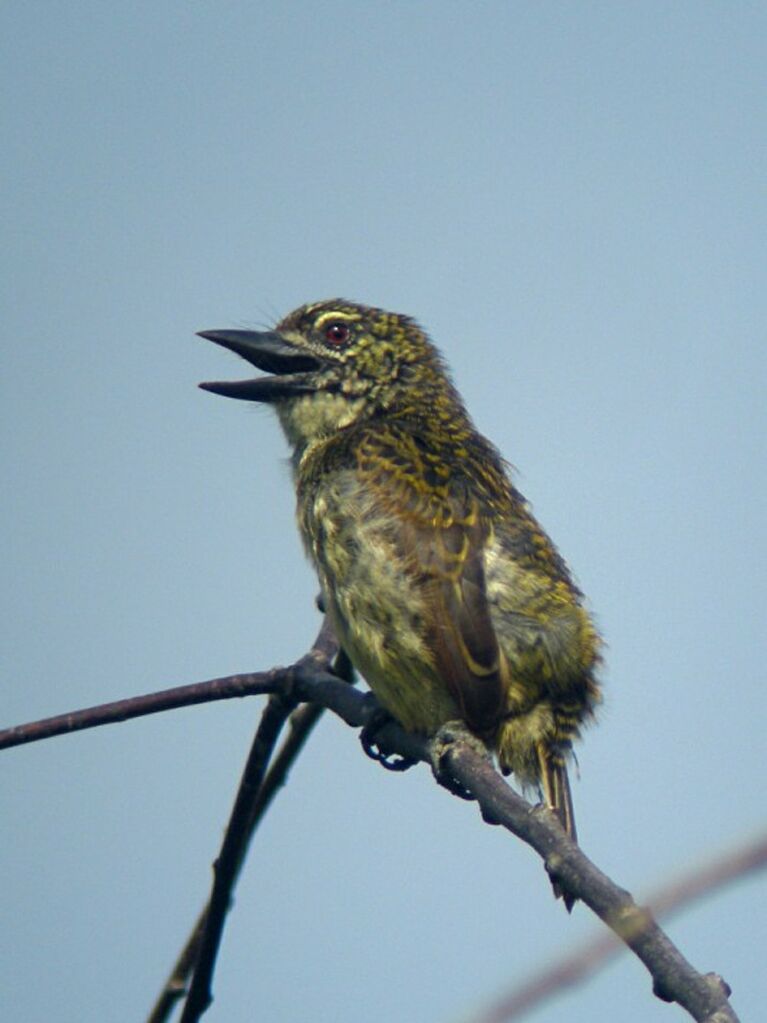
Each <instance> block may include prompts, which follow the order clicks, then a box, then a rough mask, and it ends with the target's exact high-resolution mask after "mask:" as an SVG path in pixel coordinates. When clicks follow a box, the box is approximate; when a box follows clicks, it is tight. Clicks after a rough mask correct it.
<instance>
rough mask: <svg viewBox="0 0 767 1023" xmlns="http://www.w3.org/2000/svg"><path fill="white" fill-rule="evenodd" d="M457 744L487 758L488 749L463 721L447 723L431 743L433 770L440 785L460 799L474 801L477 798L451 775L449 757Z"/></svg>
mask: <svg viewBox="0 0 767 1023" xmlns="http://www.w3.org/2000/svg"><path fill="white" fill-rule="evenodd" d="M457 742H462V743H466V744H467V745H469V746H471V747H472V749H477V750H478V752H480V753H481V754H482V756H485V757H486V756H487V755H488V753H487V747H486V746H485V744H484V743H483V742H482V740H481V739H478V738H477V737H476V735H474V734H473V733H472V732H470V731H469V730H468V728H467V727H466V725H465V724H464V723H463V722H462V721H448V722H446V723H445V724H444V725H443V726H442V727H441V728H440V729H439V731H438V732H437V734H436V735H435V736H434V738H433V739H432V740H431V743H430V747H429V748H430V753H431V770H432V774H433V775H434V779H435V781H436V782H437V784H438V785H441V786H442V787H443V788H445V789H447V790H448V792H450V793H452V794H453V795H454V796H458V797H459V799H466V800H473V799H475V796H474V795H473V793H472V792H470V791H469V789H467V788H466V787H465V786H464V785H462V784H461V783H460V782H459V781H458V780H457V779H456V778H454V777H453V776H452V774H451V773H450V769H449V767H448V765H447V757H448V755H449V753H450V751H451V750H452V748H453V746H454V745H455V744H456V743H457Z"/></svg>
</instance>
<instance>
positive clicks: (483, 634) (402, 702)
mask: <svg viewBox="0 0 767 1023" xmlns="http://www.w3.org/2000/svg"><path fill="white" fill-rule="evenodd" d="M201 336H202V337H204V338H207V339H209V340H210V341H214V342H215V343H216V344H219V345H223V346H224V347H225V348H228V349H230V350H231V351H233V352H236V353H237V354H238V355H240V356H242V357H243V358H244V359H246V360H247V361H248V362H249V363H251V364H252V365H253V366H255V367H256V368H258V369H260V370H264V371H266V373H267V374H269V375H267V376H260V377H258V378H256V379H253V380H243V381H239V382H235V383H223V382H218V383H205V384H201V385H200V386H201V387H203V388H204V389H205V390H208V391H213V392H214V393H215V394H221V395H225V396H227V397H232V398H242V399H245V400H248V401H258V402H267V403H268V404H270V405H273V406H274V408H275V409H276V411H277V415H278V416H279V419H280V423H281V424H282V428H283V430H284V433H285V435H286V437H287V439H288V442H289V443H290V445H291V447H292V452H293V454H292V465H293V472H294V477H295V484H296V490H297V497H298V505H297V508H298V523H299V527H300V531H301V535H302V537H303V541H304V544H305V546H306V550H307V552H308V554H309V556H310V558H311V560H312V561H313V562H314V565H315V567H316V569H317V572H318V575H319V579H320V584H321V587H322V591H323V595H324V601H325V604H326V608H327V611H328V614H329V615H330V618H331V621H332V623H333V626H334V628H335V630H336V633H337V636H338V638H339V640H340V642H341V644H342V645H343V647H344V649H345V651H346V652H347V654H348V655H349V657H350V659H351V661H352V663H353V664H354V665H355V666H356V668H357V669H358V670H359V671H360V673H361V674H362V675H363V677H364V678H365V679H366V681H367V682H368V684H369V685H370V687H371V689H372V690H373V692H374V694H375V696H376V697H377V699H378V701H379V703H380V704H381V705H382V706H383V708H385V710H386V711H388V712H389V713H390V714H391V715H392V716H393V717H394V718H396V719H397V720H398V721H399V722H400V724H401V725H402V726H403V727H404V728H405V729H406V730H409V731H412V732H416V733H421V734H424V735H427V736H431V735H434V734H435V733H436V732H437V731H438V730H439V729H440V728H441V727H442V726H443V725H445V724H446V723H447V722H449V721H453V720H460V721H462V722H463V723H465V725H467V726H468V728H469V729H470V731H471V732H472V733H473V734H474V735H476V736H477V737H479V738H480V739H481V740H482V741H484V742H485V743H486V744H487V746H488V747H490V748H491V749H493V750H494V751H495V753H496V755H497V757H498V762H499V765H500V767H501V769H502V770H503V771H504V773H509V772H513V774H514V775H515V776H516V777H517V779H518V780H519V781H520V782H521V783H522V785H523V786H534V787H536V788H538V790H539V791H542V794H543V797H544V799H545V801H546V803H547V804H548V806H549V807H551V808H552V809H553V810H554V811H555V812H556V813H557V814H558V816H559V818H560V820H561V823H562V825H563V827H564V828H565V829H566V830H567V832H568V833H569V834H570V835H571V836H572V837H573V838H574V837H575V823H574V820H573V809H572V800H571V795H570V786H569V783H568V777H567V766H566V765H567V760H568V758H569V756H570V752H571V746H572V742H573V740H574V739H575V738H576V737H577V736H578V735H579V729H580V726H581V725H582V724H583V723H584V722H586V721H588V720H589V719H590V718H591V717H592V716H593V711H594V707H595V705H596V703H597V702H598V700H599V688H598V683H597V680H596V677H595V669H596V667H597V664H598V661H599V639H598V636H597V632H596V630H595V627H594V625H593V623H592V620H591V618H590V617H589V615H588V613H587V611H586V610H585V608H584V606H583V602H582V595H581V593H580V592H579V590H578V589H577V587H576V586H575V584H574V582H573V580H572V578H571V576H570V574H569V572H568V570H567V567H566V565H565V563H564V561H563V560H562V558H561V557H560V555H559V553H558V552H557V550H556V548H555V547H554V545H553V544H552V542H551V540H549V538H548V536H547V535H546V534H545V533H544V531H543V530H542V529H541V527H540V526H539V525H538V523H537V522H536V520H535V518H534V517H533V515H532V513H531V511H530V509H529V507H528V505H527V504H526V502H525V499H524V498H523V497H522V495H521V494H520V493H519V492H518V491H517V490H516V489H515V487H514V486H513V485H512V483H511V480H510V477H509V473H508V471H507V468H506V466H505V463H504V462H503V460H502V459H501V456H500V455H499V453H498V451H497V450H496V448H495V447H494V446H493V445H492V444H491V443H490V442H489V441H488V440H486V439H485V438H484V437H483V436H482V435H481V434H480V433H479V432H478V431H477V430H476V428H475V427H474V425H473V423H472V421H471V419H470V418H469V415H468V413H467V411H466V408H465V407H464V403H463V401H462V399H461V397H460V395H459V394H458V392H457V390H456V389H455V387H454V385H453V384H452V382H451V379H450V376H449V373H448V371H447V368H446V366H445V363H444V361H443V359H442V357H441V355H440V353H439V352H438V350H437V349H436V348H435V346H434V345H433V344H432V343H431V341H430V340H429V338H428V337H427V335H426V334H425V332H424V331H423V330H422V329H421V328H420V327H419V326H418V324H417V323H416V322H415V321H414V320H412V319H411V318H410V317H407V316H402V315H398V314H396V313H390V312H385V311H384V310H382V309H376V308H370V307H367V306H363V305H358V304H356V303H354V302H348V301H345V300H342V299H333V300H330V301H324V302H317V303H313V304H310V305H305V306H302V307H301V308H300V309H297V310H295V312H292V313H290V315H289V316H287V317H285V319H284V320H282V322H281V323H279V324H278V325H277V327H276V328H275V329H274V330H269V331H260V332H258V331H250V330H214V331H202V332H201ZM504 393H505V392H504ZM567 901H568V902H569V901H570V900H567Z"/></svg>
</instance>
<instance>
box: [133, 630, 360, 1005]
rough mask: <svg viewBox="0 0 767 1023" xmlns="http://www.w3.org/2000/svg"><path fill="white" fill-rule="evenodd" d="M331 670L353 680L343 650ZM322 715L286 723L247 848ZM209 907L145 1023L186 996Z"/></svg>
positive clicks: (298, 716) (314, 710)
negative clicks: (283, 735) (283, 738)
mask: <svg viewBox="0 0 767 1023" xmlns="http://www.w3.org/2000/svg"><path fill="white" fill-rule="evenodd" d="M320 638H321V636H320V637H318V642H319V639H320ZM314 649H315V650H316V651H317V650H319V648H318V644H315V648H314ZM324 654H325V657H329V656H331V655H332V646H330V647H327V648H326V649H325V650H324ZM333 670H334V673H335V674H337V675H338V676H339V677H341V678H343V679H345V680H346V681H347V682H352V681H353V677H354V672H353V669H352V667H351V665H350V664H349V662H348V660H347V659H346V658H345V656H344V655H343V652H342V651H341V652H339V654H338V656H337V657H336V661H335V664H334V668H333ZM323 713H324V708H323V707H321V706H319V705H318V704H304V705H303V706H301V707H299V708H298V709H297V710H295V711H294V712H293V713H292V714H291V715H290V718H289V721H288V724H289V729H290V731H289V733H288V736H287V738H286V739H285V741H284V742H283V744H282V746H281V747H280V750H279V752H278V753H277V755H276V756H275V758H274V760H273V762H272V764H271V766H270V768H269V770H268V772H267V774H266V777H265V778H264V780H263V783H262V785H261V786H260V788H259V789H258V792H257V794H256V798H255V800H254V802H253V806H252V807H251V812H250V818H249V821H248V836H247V845H249V844H250V841H251V839H252V838H253V834H254V832H255V830H256V828H257V827H258V824H259V822H260V821H261V819H262V818H263V816H264V814H265V813H266V811H267V809H268V808H269V806H270V805H271V801H272V799H273V798H274V796H275V794H276V793H277V791H278V790H279V789H280V787H281V786H282V785H284V783H285V780H286V778H287V775H288V772H289V770H290V768H291V766H292V765H293V763H294V762H295V760H296V758H297V757H298V755H299V753H300V752H301V750H302V749H303V746H304V744H305V742H306V740H307V739H308V737H309V735H310V733H311V731H312V729H313V728H314V726H315V724H316V723H317V722H318V721H319V719H320V717H321V716H322V714H323ZM246 851H247V850H246V849H245V850H243V857H242V860H244V858H245V854H246ZM238 873H239V871H238ZM236 880H237V875H236V874H235V875H234V876H233V878H232V884H233V885H234V883H236ZM209 908H210V903H206V905H205V906H204V907H203V909H202V911H201V912H200V914H199V916H198V918H197V921H196V923H195V925H194V927H193V928H192V931H191V932H190V934H189V937H188V938H187V940H186V943H185V944H184V947H183V948H182V950H181V952H180V953H179V956H178V958H177V960H176V962H175V963H174V965H173V969H172V970H171V972H170V975H169V977H168V979H167V980H166V982H165V984H164V985H163V989H162V991H161V992H160V994H159V996H158V998H157V1001H156V1002H155V1004H154V1006H153V1008H152V1011H151V1013H150V1015H149V1017H148V1019H147V1023H166V1021H167V1020H168V1019H169V1018H170V1015H171V1012H172V1011H173V1007H174V1006H175V1004H176V1003H177V1002H178V1001H179V999H180V998H182V997H183V996H184V994H185V993H186V990H187V983H188V980H189V977H190V976H191V974H192V971H193V969H194V965H195V962H196V961H197V957H198V953H199V948H200V944H201V941H202V938H203V934H204V932H205V925H206V922H207V919H208V911H209Z"/></svg>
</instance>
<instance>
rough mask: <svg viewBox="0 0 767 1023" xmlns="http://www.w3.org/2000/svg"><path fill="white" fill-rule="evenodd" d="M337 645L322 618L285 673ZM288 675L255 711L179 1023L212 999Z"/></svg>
mask: <svg viewBox="0 0 767 1023" xmlns="http://www.w3.org/2000/svg"><path fill="white" fill-rule="evenodd" d="M337 650H338V643H337V641H336V640H335V637H334V636H333V632H332V629H331V627H330V624H329V622H328V620H327V618H325V619H323V623H322V628H321V629H320V633H319V635H318V637H317V639H316V640H315V642H314V645H313V647H312V649H311V651H310V652H309V653H308V654H307V655H306V656H305V657H302V658H301V660H300V661H298V662H297V663H296V664H295V666H294V667H293V668H292V670H291V671H290V674H293V673H295V674H298V673H300V672H301V671H302V670H305V669H309V670H310V671H311V670H312V669H313V670H315V671H316V670H317V669H318V668H319V669H324V668H327V667H328V666H329V662H330V660H331V659H332V658H333V656H334V655H335V653H336V652H337ZM290 674H289V676H288V677H287V678H286V680H285V681H286V692H283V693H274V694H273V695H272V696H270V697H269V701H268V703H267V705H266V707H265V708H264V711H263V714H262V715H261V721H260V722H259V725H258V728H257V730H256V734H255V737H254V739H253V745H252V746H251V750H250V754H249V755H248V760H247V763H246V765H245V769H244V771H243V774H242V779H241V781H240V787H239V789H238V792H237V797H236V799H235V802H234V808H233V809H232V813H231V816H230V818H229V823H228V824H227V827H226V832H225V834H224V841H223V844H222V846H221V852H220V853H219V856H218V859H217V860H216V862H215V864H214V866H213V887H212V890H211V894H210V901H209V903H208V907H207V911H206V913H205V914H204V915H205V921H204V926H203V927H202V929H201V934H200V938H199V951H198V954H197V956H196V961H195V966H194V974H193V976H192V982H191V985H190V987H189V994H188V995H187V998H186V1003H185V1004H184V1010H183V1012H182V1013H181V1023H197V1021H198V1020H199V1019H200V1017H201V1016H202V1015H203V1013H204V1012H205V1011H206V1009H207V1008H208V1006H209V1005H210V1004H211V1002H212V1001H213V992H212V990H211V985H212V980H213V971H214V969H215V965H216V959H217V958H218V951H219V948H220V946H221V939H222V937H223V933H224V924H225V921H226V916H227V913H228V912H229V907H230V905H231V901H232V891H233V889H234V885H235V882H236V880H237V877H238V875H239V872H240V868H241V867H242V864H243V861H244V859H245V855H246V853H247V849H248V843H249V841H250V838H251V836H252V834H253V827H254V822H255V820H256V819H257V818H258V816H259V814H258V809H257V802H258V797H259V792H260V791H262V789H263V785H264V780H265V776H266V771H267V767H268V765H269V760H270V759H271V756H272V752H273V750H274V747H275V744H276V742H277V739H278V738H279V734H280V732H281V730H282V727H283V725H284V724H285V721H286V720H287V718H288V716H289V715H290V714H291V713H292V712H293V711H294V710H295V707H296V702H297V701H296V698H295V697H294V696H293V695H292V694H291V692H290V689H291V685H290V682H291V679H290Z"/></svg>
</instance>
